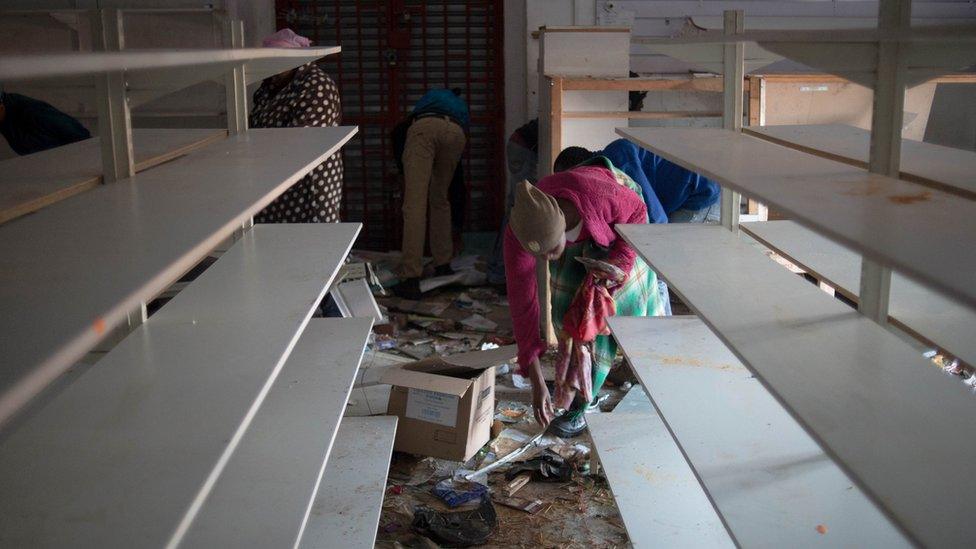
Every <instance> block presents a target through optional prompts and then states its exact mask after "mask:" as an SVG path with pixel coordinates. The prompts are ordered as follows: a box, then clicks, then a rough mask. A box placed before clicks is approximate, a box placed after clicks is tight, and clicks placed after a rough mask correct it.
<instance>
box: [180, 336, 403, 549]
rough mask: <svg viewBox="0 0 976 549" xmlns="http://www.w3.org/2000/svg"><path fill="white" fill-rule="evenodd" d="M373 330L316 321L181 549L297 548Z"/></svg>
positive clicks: (273, 387) (196, 519) (193, 524)
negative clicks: (217, 548)
mask: <svg viewBox="0 0 976 549" xmlns="http://www.w3.org/2000/svg"><path fill="white" fill-rule="evenodd" d="M372 324H373V322H372V319H363V318H350V319H336V318H313V319H312V320H310V321H309V323H308V326H306V327H305V331H304V332H302V335H301V338H300V339H299V340H298V344H296V345H295V350H294V351H292V353H291V355H289V356H288V360H287V361H286V362H285V366H284V368H282V370H281V373H280V374H279V375H278V378H277V379H276V380H275V383H274V386H272V387H271V390H270V391H269V392H268V396H267V398H266V399H265V400H264V404H262V405H261V408H260V409H259V410H258V412H257V415H256V416H255V417H254V421H253V422H251V426H250V427H249V428H248V430H247V432H246V433H245V434H244V438H243V439H242V440H241V443H240V444H239V445H238V447H237V450H236V451H235V452H234V454H233V455H232V456H231V458H230V461H229V462H228V463H227V467H225V468H224V471H223V473H222V474H221V475H220V477H219V478H218V479H217V483H216V484H215V485H214V488H213V490H212V491H211V493H210V496H209V497H208V498H207V500H206V501H205V502H204V504H203V508H202V509H200V512H199V513H198V514H197V516H196V518H195V519H194V520H193V523H192V524H190V525H189V531H188V532H187V533H186V535H185V537H183V538H182V543H181V545H180V546H181V547H206V548H209V547H238V548H243V547H256V548H257V547H294V546H295V543H297V541H298V539H299V538H300V537H301V531H302V528H303V525H304V523H305V517H306V515H307V514H308V511H309V507H310V505H311V502H312V496H314V495H315V489H316V486H317V485H318V483H319V480H320V479H322V471H323V469H324V467H325V464H326V462H327V460H329V459H330V458H329V452H330V450H331V449H332V444H333V440H334V439H335V436H336V429H338V427H339V422H340V420H341V419H342V414H343V411H344V410H345V407H346V399H347V398H349V390H350V389H351V388H352V384H353V380H354V379H355V377H356V371H357V370H358V369H359V361H360V360H361V359H362V355H363V350H364V349H365V347H366V338H367V337H368V336H369V330H370V328H371V327H372ZM384 478H385V475H384ZM325 480H326V482H328V481H329V480H330V479H328V478H326V479H325Z"/></svg>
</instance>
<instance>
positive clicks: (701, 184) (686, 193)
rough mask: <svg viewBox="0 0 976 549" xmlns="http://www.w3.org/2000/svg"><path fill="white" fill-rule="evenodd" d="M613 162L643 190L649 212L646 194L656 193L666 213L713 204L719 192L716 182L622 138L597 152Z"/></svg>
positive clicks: (696, 208) (649, 203)
mask: <svg viewBox="0 0 976 549" xmlns="http://www.w3.org/2000/svg"><path fill="white" fill-rule="evenodd" d="M600 154H602V155H603V156H606V157H607V158H609V159H610V161H611V162H613V165H614V166H616V167H617V168H618V169H620V170H621V171H623V172H624V173H626V174H627V175H629V176H630V177H631V178H632V179H633V180H634V181H636V182H637V184H638V185H640V186H641V189H642V190H643V192H644V202H646V203H647V204H648V207H647V209H648V213H650V212H651V206H650V205H651V200H650V195H656V201H660V204H661V207H662V208H664V212H665V213H666V214H669V215H670V214H671V213H673V212H675V211H677V210H682V209H684V210H700V209H702V208H707V207H709V206H711V205H712V204H715V203H716V202H717V201H718V199H719V196H720V194H721V189H720V188H719V186H718V184H717V183H715V182H714V181H709V180H708V179H706V178H704V177H702V176H700V175H698V174H696V173H694V172H692V171H689V170H686V169H684V168H682V167H681V166H678V165H677V164H675V163H673V162H669V161H667V160H665V159H663V158H661V157H660V156H657V155H656V154H654V153H652V152H651V151H648V150H645V149H642V148H640V147H638V146H637V145H635V144H633V143H631V142H630V141H628V140H626V139H617V140H616V141H613V142H611V143H610V144H609V145H607V148H605V149H603V152H601V153H600Z"/></svg>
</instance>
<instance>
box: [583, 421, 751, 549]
mask: <svg viewBox="0 0 976 549" xmlns="http://www.w3.org/2000/svg"><path fill="white" fill-rule="evenodd" d="M586 422H587V424H588V426H589V431H590V436H591V437H592V438H593V446H594V447H595V448H596V451H597V454H598V455H599V458H600V463H601V465H602V466H603V470H604V473H605V474H606V476H607V481H608V482H609V484H610V489H611V491H612V492H613V498H614V499H615V500H616V501H617V507H618V508H619V509H620V517H621V518H622V519H623V521H624V525H625V526H626V527H627V535H628V536H629V537H630V542H631V543H632V544H633V546H634V547H688V548H692V547H735V543H734V542H733V541H732V539H730V538H729V534H728V532H726V530H725V526H724V525H723V524H722V521H721V519H720V518H719V517H718V515H717V514H716V512H715V509H713V508H712V503H711V502H710V501H709V500H708V496H707V495H706V494H705V492H704V490H702V487H701V485H700V484H699V483H698V479H697V478H696V477H695V474H694V472H692V470H691V468H690V467H688V463H687V462H686V461H685V458H684V456H683V455H681V451H680V450H679V449H678V447H677V446H676V445H675V443H674V440H673V439H672V438H671V434H670V433H669V432H668V429H667V427H666V426H665V425H664V422H662V421H661V418H660V417H659V416H658V415H657V413H654V412H652V413H648V414H645V413H633V412H631V413H620V414H618V413H614V412H611V413H608V414H590V415H588V416H586ZM649 514H652V515H653V518H651V517H649Z"/></svg>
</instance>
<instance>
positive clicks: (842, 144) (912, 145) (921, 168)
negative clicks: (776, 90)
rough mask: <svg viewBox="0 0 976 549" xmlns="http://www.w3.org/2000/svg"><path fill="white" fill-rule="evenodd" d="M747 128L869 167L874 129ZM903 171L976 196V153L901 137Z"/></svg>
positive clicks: (919, 180) (831, 126)
mask: <svg viewBox="0 0 976 549" xmlns="http://www.w3.org/2000/svg"><path fill="white" fill-rule="evenodd" d="M743 131H746V132H748V133H749V134H751V135H754V136H756V137H759V138H761V139H765V140H767V141H771V142H773V143H776V144H779V145H784V146H786V147H790V148H794V149H796V150H799V151H803V152H806V153H810V154H815V155H818V156H822V157H823V158H828V159H830V160H836V161H838V162H844V163H845V164H850V165H852V166H857V167H859V168H864V169H867V167H868V148H869V144H870V141H871V132H870V131H868V130H862V129H861V128H855V127H853V126H847V125H844V124H825V125H818V126H804V125H789V126H763V127H756V128H748V129H744V130H743ZM900 169H901V175H900V178H901V179H903V180H905V181H912V182H915V183H919V184H922V185H925V186H927V187H934V188H937V189H939V190H942V191H945V192H947V193H951V194H955V195H959V196H964V197H966V198H969V199H971V200H976V176H974V175H973V174H976V153H974V152H973V151H965V150H962V149H953V148H952V147H943V146H941V145H934V144H932V143H924V142H922V141H912V140H910V139H903V140H902V141H901V167H900Z"/></svg>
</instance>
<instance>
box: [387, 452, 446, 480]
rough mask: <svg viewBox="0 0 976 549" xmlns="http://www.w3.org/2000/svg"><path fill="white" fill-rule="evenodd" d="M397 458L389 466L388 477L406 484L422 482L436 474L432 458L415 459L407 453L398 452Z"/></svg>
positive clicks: (435, 466)
mask: <svg viewBox="0 0 976 549" xmlns="http://www.w3.org/2000/svg"><path fill="white" fill-rule="evenodd" d="M398 456H399V459H398V460H396V461H395V462H394V463H393V465H392V466H391V467H390V478H391V479H393V480H396V481H399V482H400V483H401V484H403V485H406V486H418V485H420V484H424V483H426V482H427V481H429V480H430V479H432V478H434V476H435V475H436V474H437V465H436V463H435V462H434V460H433V458H423V459H420V460H418V459H416V458H415V457H414V456H410V455H409V454H398Z"/></svg>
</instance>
